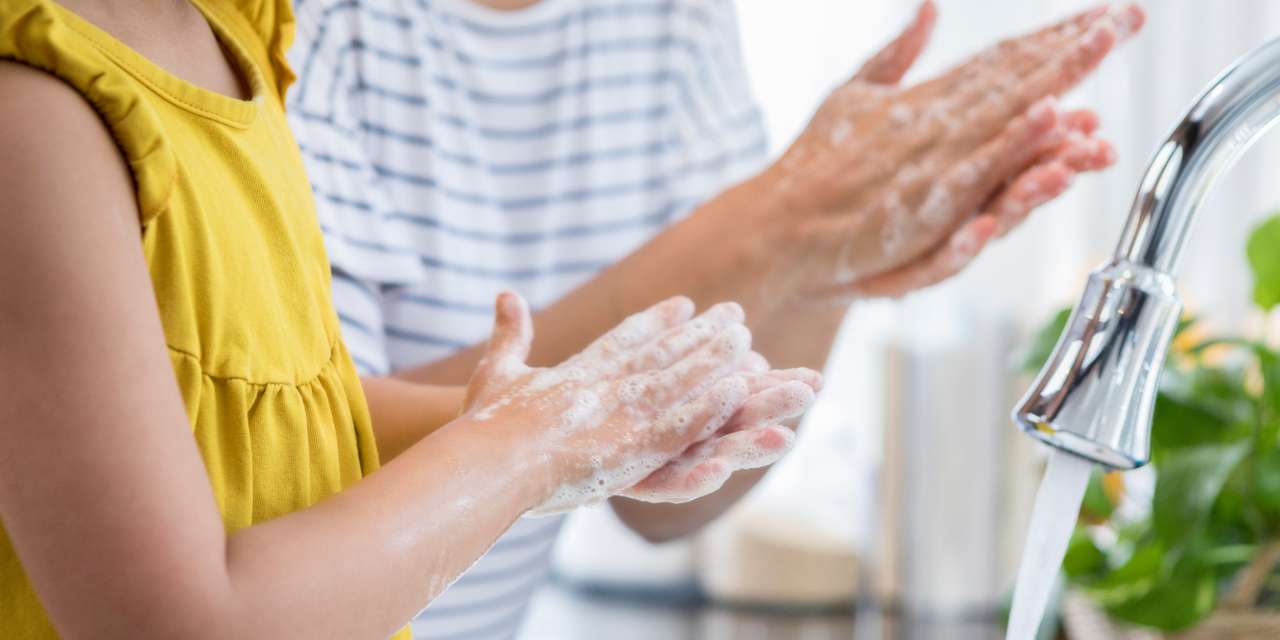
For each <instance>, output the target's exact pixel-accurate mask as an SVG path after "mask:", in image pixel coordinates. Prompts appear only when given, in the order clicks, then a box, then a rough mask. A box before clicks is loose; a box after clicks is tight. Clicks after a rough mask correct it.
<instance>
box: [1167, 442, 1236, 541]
mask: <svg viewBox="0 0 1280 640" xmlns="http://www.w3.org/2000/svg"><path fill="white" fill-rule="evenodd" d="M1251 445H1252V443H1250V442H1240V443H1236V444H1214V445H1202V446H1200V447H1198V448H1194V449H1183V450H1178V451H1174V452H1171V453H1170V454H1169V455H1168V456H1167V457H1166V458H1165V459H1164V460H1163V461H1161V463H1160V473H1159V475H1158V477H1157V479H1156V490H1155V495H1154V497H1153V498H1152V504H1151V517H1152V521H1153V522H1152V523H1153V524H1154V532H1155V535H1156V537H1157V538H1158V539H1160V540H1162V541H1164V543H1165V544H1166V545H1168V547H1169V548H1175V547H1178V546H1179V545H1180V544H1181V543H1183V542H1185V541H1187V540H1189V539H1191V538H1193V537H1195V536H1198V535H1200V533H1201V532H1202V531H1204V528H1205V524H1206V522H1207V521H1208V519H1209V511H1210V509H1212V508H1213V503H1214V501H1216V500H1217V499H1218V494H1219V493H1220V492H1221V491H1222V486H1223V485H1224V484H1225V483H1226V481H1227V478H1228V477H1229V476H1230V475H1231V472H1232V471H1233V470H1234V469H1235V468H1236V465H1238V464H1239V463H1240V461H1241V460H1242V459H1243V458H1244V456H1245V455H1246V454H1247V453H1248V452H1249V449H1250V447H1251Z"/></svg>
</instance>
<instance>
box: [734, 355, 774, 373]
mask: <svg viewBox="0 0 1280 640" xmlns="http://www.w3.org/2000/svg"><path fill="white" fill-rule="evenodd" d="M738 371H739V372H741V373H746V374H752V375H754V374H761V373H766V372H768V371H769V361H768V360H767V359H765V357H764V356H762V355H760V354H759V353H757V352H755V351H748V352H747V355H745V356H742V361H741V362H739V363H738Z"/></svg>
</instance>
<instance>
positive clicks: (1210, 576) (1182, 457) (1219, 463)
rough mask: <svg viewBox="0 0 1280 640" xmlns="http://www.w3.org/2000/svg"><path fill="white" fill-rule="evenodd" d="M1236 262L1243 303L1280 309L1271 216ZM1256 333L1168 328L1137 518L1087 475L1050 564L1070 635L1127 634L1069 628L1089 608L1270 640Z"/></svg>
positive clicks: (1266, 365) (1277, 554)
mask: <svg viewBox="0 0 1280 640" xmlns="http://www.w3.org/2000/svg"><path fill="white" fill-rule="evenodd" d="M1247 254H1248V258H1249V263H1250V265H1251V267H1252V269H1253V272H1254V276H1255V288H1254V301H1255V302H1256V303H1257V305H1258V306H1259V307H1260V308H1261V310H1262V312H1263V313H1269V312H1270V311H1271V310H1272V309H1273V308H1274V307H1276V305H1277V304H1280V216H1276V217H1273V218H1271V219H1269V220H1267V221H1266V222H1264V223H1263V224H1261V225H1260V226H1259V227H1258V228H1257V229H1255V230H1254V232H1253V233H1252V234H1251V236H1250V238H1249V242H1248V246H1247ZM1066 320H1067V312H1066V311H1064V312H1062V313H1060V314H1059V315H1058V316H1057V317H1056V318H1055V319H1054V321H1053V322H1051V323H1050V324H1049V326H1047V327H1045V328H1044V329H1043V330H1042V331H1041V332H1040V333H1039V334H1038V335H1037V336H1036V338H1035V339H1034V340H1033V342H1032V343H1031V344H1030V345H1029V346H1028V349H1027V357H1026V358H1025V361H1024V363H1023V364H1024V367H1025V368H1026V369H1027V370H1029V371H1033V372H1034V371H1039V369H1040V367H1041V366H1043V364H1044V361H1045V360H1046V359H1047V357H1048V355H1049V351H1050V350H1051V349H1052V348H1053V345H1054V342H1055V341H1056V340H1057V337H1058V335H1059V334H1060V333H1061V332H1062V328H1063V326H1064V325H1065V323H1066ZM1265 324H1266V323H1264V326H1265ZM1264 333H1265V332H1264ZM1276 337H1280V336H1276ZM1266 338H1267V336H1265V335H1264V336H1260V337H1258V338H1257V339H1244V338H1216V339H1210V338H1208V337H1207V336H1206V335H1205V333H1204V332H1203V330H1202V325H1201V324H1199V323H1197V322H1196V320H1195V319H1184V321H1183V322H1182V325H1181V326H1180V327H1179V328H1178V335H1177V338H1176V339H1175V340H1174V345H1173V348H1172V349H1171V350H1170V355H1169V358H1168V360H1167V362H1166V364H1165V369H1164V375H1163V377H1162V380H1161V392H1160V394H1159V397H1158V399H1157V401H1156V409H1155V414H1154V419H1153V424H1152V434H1151V437H1152V442H1151V454H1152V460H1151V464H1152V466H1154V467H1155V474H1156V482H1155V491H1154V495H1153V496H1152V498H1151V502H1150V509H1149V511H1148V512H1147V513H1145V514H1144V515H1142V516H1140V517H1133V516H1129V517H1128V518H1127V519H1126V517H1124V516H1123V515H1121V514H1120V513H1118V512H1117V505H1118V504H1119V503H1120V497H1121V494H1122V492H1123V484H1122V483H1123V481H1122V478H1121V476H1120V475H1119V474H1106V475H1104V474H1102V473H1101V472H1095V474H1094V477H1093V479H1092V480H1091V482H1090V486H1089V489H1088V491H1087V493H1086V496H1085V501H1084V504H1083V506H1082V508H1081V512H1080V521H1079V525H1078V526H1077V529H1076V532H1075V535H1074V536H1073V538H1072V541H1071V545H1070V547H1069V549H1068V551H1067V556H1066V559H1065V561H1064V563H1063V570H1064V572H1065V573H1066V574H1067V578H1068V583H1069V585H1070V587H1071V589H1072V591H1073V592H1074V593H1075V594H1082V595H1083V596H1084V598H1080V596H1079V595H1076V596H1074V602H1069V604H1073V605H1075V606H1067V607H1066V608H1065V610H1064V613H1065V614H1066V618H1067V627H1068V632H1069V634H1074V635H1075V636H1076V637H1073V638H1072V640H1093V639H1094V638H1103V637H1113V638H1120V637H1126V636H1125V635H1124V633H1119V632H1117V630H1116V629H1111V630H1106V631H1103V630H1098V631H1090V630H1089V629H1096V628H1097V626H1098V625H1097V623H1096V621H1095V622H1094V623H1093V624H1089V623H1086V622H1081V621H1077V622H1078V624H1075V625H1074V627H1076V628H1075V629H1072V627H1073V625H1072V617H1073V615H1074V616H1075V617H1076V618H1080V617H1081V616H1087V615H1088V610H1089V609H1093V610H1094V611H1095V612H1097V610H1099V609H1100V610H1102V611H1105V616H1100V619H1102V620H1105V621H1107V624H1110V622H1111V621H1121V622H1122V625H1121V626H1123V623H1128V624H1132V625H1141V626H1142V627H1147V628H1154V629H1158V630H1160V633H1163V635H1164V637H1165V638H1167V639H1174V638H1176V639H1179V640H1202V639H1208V638H1214V639H1215V640H1218V639H1240V640H1244V639H1248V640H1253V639H1254V638H1258V639H1261V638H1268V639H1274V638H1280V573H1278V572H1277V564H1278V563H1280V446H1278V443H1277V442H1278V440H1280V352H1278V351H1276V350H1275V349H1273V348H1272V346H1269V343H1268V341H1267V340H1266ZM1081 603H1085V604H1083V605H1081ZM1089 603H1091V604H1089ZM1082 606H1083V609H1082ZM1132 637H1137V636H1132ZM1143 637H1157V638H1158V637H1159V633H1153V632H1152V631H1151V630H1148V631H1146V632H1144V633H1143Z"/></svg>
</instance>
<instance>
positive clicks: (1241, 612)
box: [1062, 543, 1280, 640]
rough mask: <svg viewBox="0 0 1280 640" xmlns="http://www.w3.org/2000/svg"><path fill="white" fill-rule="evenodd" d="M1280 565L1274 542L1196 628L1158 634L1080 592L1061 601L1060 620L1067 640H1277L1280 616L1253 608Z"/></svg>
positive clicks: (1275, 612) (1279, 632)
mask: <svg viewBox="0 0 1280 640" xmlns="http://www.w3.org/2000/svg"><path fill="white" fill-rule="evenodd" d="M1278 563H1280V543H1272V544H1271V545H1269V546H1268V547H1267V548H1266V550H1264V551H1263V553H1262V554H1261V555H1259V556H1258V558H1257V559H1255V560H1254V561H1253V562H1252V563H1251V564H1250V565H1249V566H1248V567H1245V568H1244V569H1243V570H1241V572H1240V577H1239V579H1238V580H1239V582H1238V583H1237V584H1236V586H1235V588H1234V589H1233V590H1232V592H1231V594H1230V595H1229V596H1228V597H1227V598H1226V599H1225V600H1224V601H1223V602H1222V605H1221V606H1220V607H1219V608H1218V610H1217V611H1215V612H1214V613H1213V615H1212V616H1209V618H1208V619H1207V620H1205V621H1204V622H1201V623H1200V624H1198V625H1196V626H1194V627H1191V628H1190V629H1186V630H1183V631H1178V632H1176V633H1167V634H1163V635H1162V634H1161V633H1160V632H1159V631H1157V630H1154V629H1149V628H1145V627H1135V626H1132V625H1127V624H1124V623H1122V622H1119V621H1116V620H1113V619H1111V617H1110V616H1108V615H1107V614H1106V612H1104V611H1103V610H1102V609H1101V608H1100V607H1098V605H1096V604H1094V603H1093V601H1092V600H1090V599H1089V598H1088V597H1086V596H1085V595H1084V594H1082V593H1079V592H1069V593H1068V594H1067V596H1066V597H1065V598H1064V599H1063V603H1062V618H1063V626H1064V627H1066V632H1067V638H1068V639H1069V640H1162V639H1163V640H1278V639H1280V611H1275V610H1259V609H1255V608H1254V603H1256V602H1257V601H1258V596H1259V594H1260V593H1261V592H1262V587H1263V585H1264V584H1265V583H1266V580H1267V577H1268V576H1270V575H1271V573H1272V571H1273V570H1274V569H1275V568H1276V565H1277V564H1278Z"/></svg>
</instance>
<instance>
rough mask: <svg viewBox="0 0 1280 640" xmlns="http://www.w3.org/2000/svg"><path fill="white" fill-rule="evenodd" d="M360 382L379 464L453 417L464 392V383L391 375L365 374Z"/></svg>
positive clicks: (464, 394)
mask: <svg viewBox="0 0 1280 640" xmlns="http://www.w3.org/2000/svg"><path fill="white" fill-rule="evenodd" d="M360 383H361V385H362V386H363V387H364V395H365V399H366V400H367V401H368V403H369V414H370V416H371V418H372V419H373V435H374V438H375V439H376V441H377V443H378V458H379V459H380V460H382V463H383V464H386V463H387V462H388V461H390V460H392V459H394V458H395V457H396V456H398V455H400V454H401V453H402V452H404V451H405V450H406V449H408V448H409V447H411V446H413V445H414V444H416V443H417V442H418V441H419V440H422V439H423V438H425V437H427V436H429V435H431V434H432V433H434V432H435V431H436V430H437V429H439V428H440V427H443V426H444V425H445V424H447V423H449V422H450V421H452V420H454V419H455V418H457V417H458V414H459V412H460V411H461V410H462V402H463V398H464V397H465V396H466V388H465V387H460V386H459V387H442V386H435V385H426V384H414V383H411V382H405V381H403V380H399V379H396V378H391V377H382V376H365V377H363V378H361V379H360Z"/></svg>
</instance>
